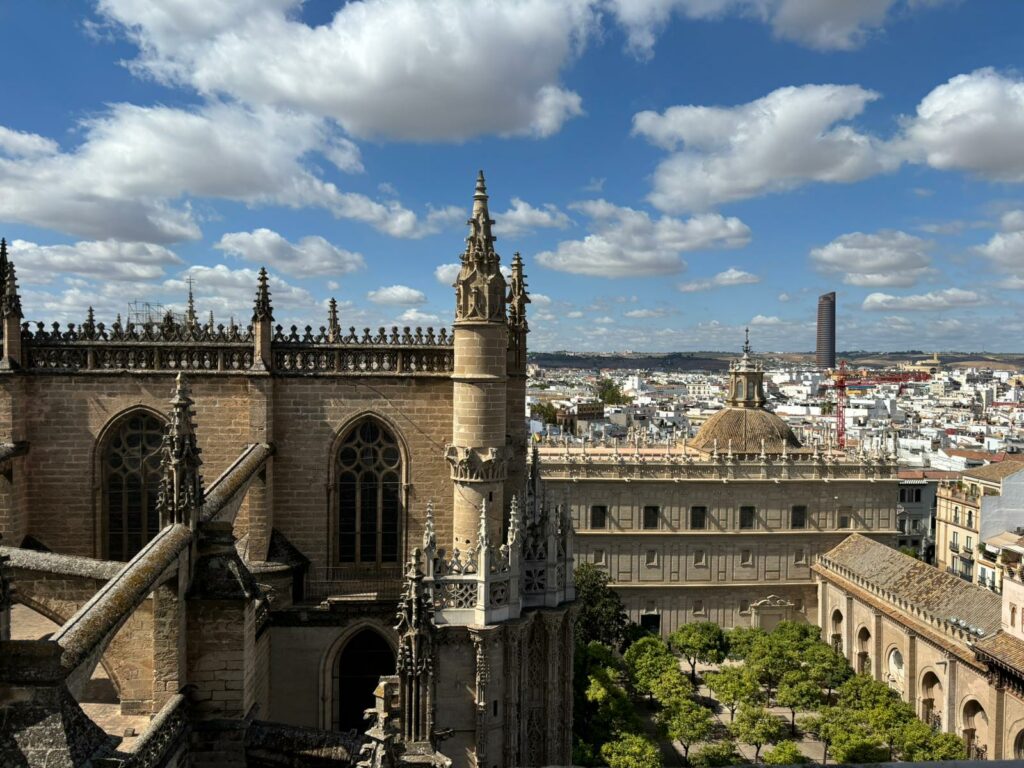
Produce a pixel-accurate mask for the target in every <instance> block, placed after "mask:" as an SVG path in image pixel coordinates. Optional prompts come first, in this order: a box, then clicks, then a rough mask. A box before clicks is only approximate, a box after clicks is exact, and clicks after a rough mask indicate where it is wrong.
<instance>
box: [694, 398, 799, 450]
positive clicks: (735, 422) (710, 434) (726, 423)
mask: <svg viewBox="0 0 1024 768" xmlns="http://www.w3.org/2000/svg"><path fill="white" fill-rule="evenodd" d="M716 439H717V441H718V450H719V451H721V452H725V451H728V450H732V452H733V453H761V450H762V446H763V450H764V452H765V453H782V452H783V448H785V450H786V451H798V450H800V448H801V446H800V441H799V440H797V439H796V435H795V434H793V430H792V429H790V428H789V425H788V424H787V423H786V422H785V421H783V420H782V418H781V417H779V416H776V415H775V414H774V413H772V412H771V411H766V410H765V409H763V408H744V407H735V406H729V407H726V408H723V409H722V410H720V411H719V412H718V413H716V414H715V415H714V416H712V417H711V418H710V419H708V420H707V421H705V422H704V426H702V427H701V428H700V431H699V432H698V433H697V436H696V437H695V438H694V439H693V441H692V442H691V443H690V445H692V446H693V447H694V448H696V449H697V450H699V451H703V452H705V453H711V451H713V450H714V449H715V441H716ZM762 441H763V442H762Z"/></svg>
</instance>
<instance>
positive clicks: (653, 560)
mask: <svg viewBox="0 0 1024 768" xmlns="http://www.w3.org/2000/svg"><path fill="white" fill-rule="evenodd" d="M593 562H594V565H599V566H607V565H608V557H607V554H606V553H605V550H604V549H600V548H598V549H594V550H593ZM692 562H693V565H694V566H696V567H698V568H701V567H707V566H708V552H707V550H706V549H695V550H693V555H692ZM793 564H794V565H807V552H806V551H805V550H804V548H803V547H797V548H796V549H795V550H793ZM644 565H645V566H647V567H648V568H657V567H658V566H659V565H661V553H660V552H659V551H658V550H656V549H648V550H647V551H646V552H645V553H644ZM740 565H741V566H753V565H754V550H752V549H741V550H740Z"/></svg>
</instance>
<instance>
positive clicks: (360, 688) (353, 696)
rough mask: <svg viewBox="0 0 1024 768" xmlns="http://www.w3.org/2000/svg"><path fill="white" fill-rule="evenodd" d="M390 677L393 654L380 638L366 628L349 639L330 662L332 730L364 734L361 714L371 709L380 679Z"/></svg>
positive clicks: (363, 720)
mask: <svg viewBox="0 0 1024 768" xmlns="http://www.w3.org/2000/svg"><path fill="white" fill-rule="evenodd" d="M394 673H395V653H394V651H392V650H391V646H390V645H389V644H388V641H387V640H385V639H384V637H383V635H381V634H380V633H379V632H377V631H376V630H373V629H370V628H369V627H366V628H364V629H361V630H359V631H358V632H357V633H356V634H355V635H353V636H352V638H351V639H350V640H349V641H348V642H347V643H345V647H344V648H342V649H341V652H340V653H339V654H338V655H337V656H336V657H335V659H334V673H333V676H332V677H333V687H334V712H333V713H332V723H331V726H332V727H333V728H334V730H337V731H348V730H350V729H353V728H355V729H356V730H357V731H359V732H360V733H361V732H362V731H364V730H366V721H365V719H364V718H363V714H364V713H365V711H366V710H367V709H370V708H371V707H373V705H374V697H373V692H374V690H375V689H376V688H377V684H378V683H379V682H380V677H381V675H393V674H394Z"/></svg>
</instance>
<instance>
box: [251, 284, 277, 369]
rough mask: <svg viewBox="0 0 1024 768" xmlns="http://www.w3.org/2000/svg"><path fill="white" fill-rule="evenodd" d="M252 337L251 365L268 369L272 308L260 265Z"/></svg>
mask: <svg viewBox="0 0 1024 768" xmlns="http://www.w3.org/2000/svg"><path fill="white" fill-rule="evenodd" d="M252 337H253V350H252V367H253V369H255V370H257V371H269V370H270V369H271V368H272V367H273V363H274V361H273V356H272V354H271V349H270V347H271V342H272V341H273V338H274V309H273V307H272V306H271V304H270V288H269V286H268V285H267V270H266V269H265V268H264V267H260V275H259V283H258V285H257V288H256V301H255V302H254V304H253V312H252Z"/></svg>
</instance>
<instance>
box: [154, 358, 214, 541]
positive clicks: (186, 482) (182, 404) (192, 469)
mask: <svg viewBox="0 0 1024 768" xmlns="http://www.w3.org/2000/svg"><path fill="white" fill-rule="evenodd" d="M192 405H193V400H192V393H191V391H190V390H189V387H188V382H186V380H185V376H184V374H182V373H179V374H178V377H177V379H176V381H175V387H174V396H173V397H172V398H171V413H170V423H169V424H168V425H167V431H166V432H165V433H164V440H163V445H162V447H161V452H162V458H161V461H160V468H161V470H162V473H163V476H162V478H161V480H160V490H159V493H158V495H157V502H156V504H157V513H158V514H159V516H160V526H161V527H165V526H168V525H171V524H172V523H183V524H185V525H189V526H194V525H195V524H196V523H197V522H198V519H199V510H200V508H201V507H202V505H203V478H202V475H200V474H199V468H200V467H201V466H202V463H203V461H202V459H201V458H200V457H199V454H200V453H201V450H200V448H199V446H198V445H197V442H196V431H195V423H194V422H193V413H192Z"/></svg>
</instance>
